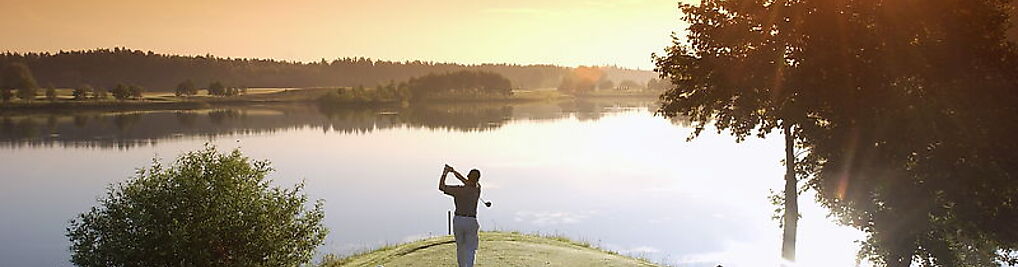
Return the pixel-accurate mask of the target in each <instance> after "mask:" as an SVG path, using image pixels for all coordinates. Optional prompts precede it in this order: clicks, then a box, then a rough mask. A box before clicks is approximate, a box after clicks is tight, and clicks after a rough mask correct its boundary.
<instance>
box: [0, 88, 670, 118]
mask: <svg viewBox="0 0 1018 267" xmlns="http://www.w3.org/2000/svg"><path fill="white" fill-rule="evenodd" d="M335 90H336V88H264V89H253V90H252V93H248V94H244V95H239V96H229V97H215V96H207V95H201V96H189V97H178V96H174V95H172V94H169V93H165V92H155V93H146V94H145V95H144V96H143V97H142V98H141V99H131V100H112V99H103V100H93V99H89V100H82V101H76V100H72V99H71V97H70V96H69V95H66V94H69V91H68V92H62V94H61V95H60V96H59V97H58V98H57V100H56V101H46V100H42V99H39V98H37V100H35V101H11V102H6V103H0V113H4V114H11V113H14V114H20V113H28V114H31V113H36V112H57V113H62V112H77V111H160V110H195V109H207V108H211V107H217V106H245V105H264V104H277V103H319V104H321V103H327V104H329V105H332V106H333V107H348V106H349V107H353V106H356V107H364V106H392V105H400V103H398V101H396V102H393V101H380V102H363V103H361V102H358V103H344V102H335V103H328V101H326V102H322V101H319V100H320V99H321V98H322V97H323V96H326V95H328V94H330V93H331V92H335ZM62 91H63V90H62ZM656 97H657V94H656V93H649V92H643V91H636V92H627V91H610V92H594V93H589V94H583V95H575V96H574V95H568V94H563V93H561V92H558V91H557V90H554V89H540V90H517V91H514V92H513V94H512V95H511V96H508V97H504V98H502V97H499V98H444V99H430V100H428V101H427V102H428V103H524V102H535V101H556V100H567V99H585V98H648V99H650V98H656Z"/></svg>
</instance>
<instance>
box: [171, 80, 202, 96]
mask: <svg viewBox="0 0 1018 267" xmlns="http://www.w3.org/2000/svg"><path fill="white" fill-rule="evenodd" d="M197 94H198V88H197V87H195V86H194V82H191V80H186V81H183V82H181V83H180V84H177V91H176V95H177V96H193V95H197Z"/></svg>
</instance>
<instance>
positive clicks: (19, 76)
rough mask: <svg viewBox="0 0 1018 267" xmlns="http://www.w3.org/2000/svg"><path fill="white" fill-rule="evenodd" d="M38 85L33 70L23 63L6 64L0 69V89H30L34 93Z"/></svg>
mask: <svg viewBox="0 0 1018 267" xmlns="http://www.w3.org/2000/svg"><path fill="white" fill-rule="evenodd" d="M38 87H39V85H38V84H37V83H36V82H35V76H33V75H32V71H31V70H29V69H28V66H27V65H25V64H23V63H18V62H15V63H10V64H6V65H5V66H4V67H3V69H0V89H30V90H32V91H31V92H33V93H34V92H35V89H36V88H38ZM26 92H27V91H26ZM20 96H21V94H20V93H19V97H20Z"/></svg>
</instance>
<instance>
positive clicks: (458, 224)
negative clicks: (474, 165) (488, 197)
mask: <svg viewBox="0 0 1018 267" xmlns="http://www.w3.org/2000/svg"><path fill="white" fill-rule="evenodd" d="M450 172H452V174H453V175H455V176H456V179H459V180H460V181H461V182H463V185H446V184H445V176H446V175H447V174H449V173H450ZM480 180H481V172H480V171H478V170H477V169H473V170H470V173H468V174H467V178H463V175H460V173H459V172H457V171H456V170H454V169H453V168H452V167H450V166H449V165H445V169H444V170H443V171H442V178H441V179H439V180H438V190H441V191H442V193H445V194H446V195H450V196H452V197H453V200H454V202H455V203H456V216H455V217H453V218H452V230H453V236H455V238H456V261H457V262H458V263H459V266H460V267H473V266H474V251H476V250H477V242H478V241H477V230H478V229H479V228H480V225H478V224H477V199H478V198H480V197H481V185H480V184H479V183H478V182H479V181H480Z"/></svg>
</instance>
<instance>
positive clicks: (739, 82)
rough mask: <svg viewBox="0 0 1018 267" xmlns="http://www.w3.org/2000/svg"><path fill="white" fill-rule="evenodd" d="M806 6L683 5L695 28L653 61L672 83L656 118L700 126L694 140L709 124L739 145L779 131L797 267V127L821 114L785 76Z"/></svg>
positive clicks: (784, 198)
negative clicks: (815, 113)
mask: <svg viewBox="0 0 1018 267" xmlns="http://www.w3.org/2000/svg"><path fill="white" fill-rule="evenodd" d="M802 2H804V1H799V2H796V1H777V2H768V3H765V2H764V1H759V2H754V1H751V2H745V1H732V0H705V1H701V3H700V4H699V5H690V4H682V5H681V6H680V8H681V9H682V12H683V14H684V15H683V17H682V20H683V21H685V22H686V23H688V24H689V26H688V28H687V35H686V38H685V39H686V40H682V39H680V38H679V37H678V36H673V45H672V46H670V47H668V48H667V49H666V52H667V55H665V56H657V55H655V56H654V60H655V64H656V68H655V71H657V72H658V73H660V75H661V77H662V78H663V79H666V80H668V81H669V82H670V83H671V84H672V85H673V86H672V87H671V88H669V89H668V90H667V91H665V92H664V93H663V94H662V96H661V100H662V103H661V107H660V108H659V110H658V114H661V115H664V116H665V117H678V116H682V117H685V118H688V119H689V120H690V121H691V122H692V123H693V124H694V127H695V130H694V132H693V133H692V135H691V136H690V137H689V139H688V140H692V139H693V138H695V137H696V136H698V135H699V134H700V133H701V132H702V131H703V130H704V129H705V128H706V126H707V125H708V124H714V126H715V127H716V128H717V129H718V131H719V132H720V131H730V132H731V133H732V135H734V136H735V138H736V141H737V142H740V141H742V140H744V139H745V138H746V137H748V136H750V135H753V134H755V135H757V136H758V137H761V138H764V137H766V136H767V134H769V133H771V132H772V131H773V130H775V129H781V131H782V133H783V135H784V139H785V160H784V163H785V165H786V173H785V177H784V180H785V187H784V190H783V194H782V195H779V196H778V197H777V200H779V203H778V204H782V206H781V207H780V208H779V211H783V214H782V215H780V216H779V218H780V219H781V226H782V228H783V234H782V236H783V240H782V249H781V254H782V258H784V259H785V260H787V261H792V262H794V261H795V245H796V242H795V241H796V238H797V236H796V231H797V226H798V219H799V212H798V200H797V199H798V174H797V165H796V163H797V159H796V157H795V152H794V148H795V147H796V144H797V141H796V139H797V138H798V137H797V136H798V135H797V131H796V126H797V125H799V124H801V123H802V122H804V121H809V119H810V118H809V117H808V116H807V114H810V110H811V109H812V108H818V107H812V106H806V105H803V103H804V101H801V100H799V99H798V97H797V95H796V94H795V93H796V92H798V91H801V88H798V87H795V83H793V81H795V79H797V78H800V77H789V76H788V74H787V72H788V71H789V70H790V69H794V68H795V63H796V61H795V60H794V59H795V56H796V55H795V53H794V52H796V51H797V50H796V48H797V46H798V45H799V43H798V41H799V39H797V38H801V37H800V36H798V35H797V34H796V33H797V32H798V30H797V29H796V27H797V26H798V25H797V24H796V23H798V21H795V20H792V18H794V17H795V15H796V14H795V13H793V12H797V11H801V9H798V7H799V6H800V5H802V4H801V3H802ZM775 18H778V19H775ZM784 18H787V19H784ZM629 86H632V85H629ZM629 86H625V85H620V87H622V88H627V87H628V88H632V87H629Z"/></svg>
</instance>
